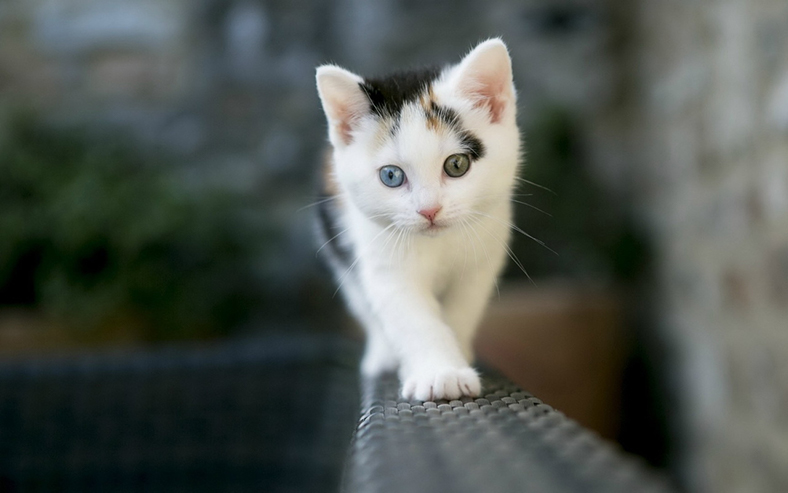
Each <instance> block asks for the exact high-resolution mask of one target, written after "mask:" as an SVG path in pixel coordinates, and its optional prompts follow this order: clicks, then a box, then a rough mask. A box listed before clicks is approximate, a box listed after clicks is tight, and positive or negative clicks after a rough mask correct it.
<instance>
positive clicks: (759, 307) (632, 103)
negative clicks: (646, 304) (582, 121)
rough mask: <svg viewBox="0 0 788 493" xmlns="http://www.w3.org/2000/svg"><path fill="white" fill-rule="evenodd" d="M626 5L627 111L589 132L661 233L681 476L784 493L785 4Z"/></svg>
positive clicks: (660, 271) (787, 361) (787, 261)
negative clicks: (680, 444)
mask: <svg viewBox="0 0 788 493" xmlns="http://www.w3.org/2000/svg"><path fill="white" fill-rule="evenodd" d="M622 8H630V9H631V10H629V11H628V12H626V15H624V16H623V18H624V19H627V23H626V24H625V25H624V26H622V31H623V32H625V33H627V35H626V36H627V41H628V42H627V44H626V49H625V51H624V52H623V53H622V58H621V60H622V65H623V66H624V67H625V72H626V74H627V76H626V78H627V82H626V84H625V87H626V90H625V92H624V93H623V95H622V96H623V97H624V100H623V101H622V104H621V105H619V106H611V107H610V113H608V114H607V115H606V117H604V118H602V119H601V120H599V121H597V122H595V123H597V124H598V126H597V127H596V128H595V129H593V130H591V131H590V132H589V134H590V135H591V136H592V138H591V140H592V141H593V142H594V143H595V144H594V149H595V151H594V152H596V153H597V158H598V159H604V160H605V161H606V165H607V166H608V167H609V168H611V169H612V170H613V171H612V172H611V173H610V175H611V176H613V177H614V179H612V180H611V183H614V184H617V186H618V193H619V195H620V196H621V197H624V198H625V199H626V201H627V203H630V204H632V207H633V208H634V210H636V211H637V214H638V216H639V217H640V218H641V219H642V220H643V221H644V223H646V224H648V225H649V228H650V230H651V237H652V241H653V243H654V246H655V251H656V253H657V260H656V264H657V270H656V279H655V292H656V297H655V303H654V305H653V306H654V310H653V315H654V319H655V320H657V321H658V323H659V326H660V328H661V330H662V334H663V338H664V340H666V341H667V344H668V346H669V347H670V348H672V352H671V354H673V356H672V357H670V358H668V359H667V360H665V361H664V363H665V366H666V369H667V371H668V375H669V378H670V381H671V383H672V387H673V389H674V390H675V393H674V399H675V400H674V402H671V403H668V405H669V406H670V407H671V409H673V410H674V411H679V415H680V416H681V422H680V430H679V436H680V437H682V443H683V446H682V452H683V453H682V455H681V457H680V460H679V462H678V464H679V466H680V467H681V468H682V472H683V475H684V479H685V480H686V481H687V484H688V485H690V486H691V490H692V491H709V492H712V491H713V492H729V491H730V492H734V491H741V492H744V491H746V492H777V491H788V472H787V470H786V468H785V464H786V463H788V3H786V2H784V1H783V0H757V1H748V0H731V1H719V2H716V1H689V2H688V1H664V2H651V1H641V2H638V3H637V5H636V6H630V7H622ZM617 146H618V147H617Z"/></svg>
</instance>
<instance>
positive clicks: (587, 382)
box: [476, 284, 627, 438]
mask: <svg viewBox="0 0 788 493" xmlns="http://www.w3.org/2000/svg"><path fill="white" fill-rule="evenodd" d="M624 324H625V322H624V316H623V307H622V305H621V302H620V300H619V298H618V297H617V296H616V295H615V294H614V293H612V292H609V291H604V290H600V289H592V288H587V287H581V286H575V285H571V284H553V285H550V286H543V287H533V286H522V285H519V286H518V285H514V286H512V285H509V286H504V287H502V288H501V295H500V298H497V297H496V298H495V299H494V300H493V301H492V302H491V304H490V307H489V309H488V311H487V315H486V317H485V320H484V321H483V323H482V326H481V328H480V329H479V333H478V335H477V339H476V354H477V356H478V358H479V359H480V360H481V361H482V362H484V363H485V364H487V365H489V366H492V367H494V368H496V369H498V370H499V371H501V372H502V373H503V374H504V375H506V376H507V377H509V378H510V379H511V380H512V381H514V382H515V383H517V384H518V385H519V386H521V387H522V388H523V389H524V390H527V391H529V392H532V393H533V394H534V395H536V396H537V397H539V398H541V399H543V400H544V401H546V402H547V403H549V404H551V405H552V406H553V407H555V408H556V409H558V410H560V411H562V412H564V413H565V414H566V415H567V416H569V417H571V418H573V419H575V420H576V421H578V422H579V423H581V424H583V425H585V426H587V427H589V428H591V429H593V430H596V431H597V432H598V433H599V434H601V435H602V436H605V437H607V438H614V437H615V435H616V432H617V430H618V424H619V418H620V416H619V408H620V387H621V381H622V372H623V367H624V359H625V357H626V354H627V348H626V346H627V344H626V333H625V330H624Z"/></svg>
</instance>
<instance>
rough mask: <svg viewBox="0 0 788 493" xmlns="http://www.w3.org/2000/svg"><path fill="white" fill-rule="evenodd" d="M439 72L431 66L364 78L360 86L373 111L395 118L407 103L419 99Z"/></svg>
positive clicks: (382, 115) (379, 114) (385, 116)
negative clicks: (374, 77) (379, 76)
mask: <svg viewBox="0 0 788 493" xmlns="http://www.w3.org/2000/svg"><path fill="white" fill-rule="evenodd" d="M439 74H440V69H439V68H438V67H430V68H425V69H421V70H412V71H407V72H398V73H395V74H392V75H390V76H388V77H382V78H376V79H364V82H362V83H360V84H359V86H361V89H362V90H363V91H364V94H366V95H367V98H368V99H369V103H370V109H371V110H372V112H373V113H375V114H376V115H378V116H379V117H382V118H387V117H388V118H392V117H394V118H395V117H396V116H397V115H399V113H400V111H402V107H403V106H404V105H405V103H409V102H411V101H415V100H417V99H418V97H419V95H421V94H422V93H423V92H424V91H426V90H427V88H428V87H429V86H430V84H431V83H432V81H434V80H435V79H436V78H437V77H438V75H439Z"/></svg>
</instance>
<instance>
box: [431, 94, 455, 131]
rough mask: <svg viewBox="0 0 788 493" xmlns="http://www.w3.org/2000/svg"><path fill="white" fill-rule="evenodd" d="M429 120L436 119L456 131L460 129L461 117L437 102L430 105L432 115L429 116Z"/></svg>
mask: <svg viewBox="0 0 788 493" xmlns="http://www.w3.org/2000/svg"><path fill="white" fill-rule="evenodd" d="M427 118H436V119H438V120H440V121H442V122H443V124H444V125H446V126H447V127H451V128H453V129H455V130H461V129H460V116H459V115H458V114H457V112H456V111H454V110H453V109H451V108H447V107H445V106H439V105H438V104H437V103H435V101H432V104H431V105H430V114H429V115H427Z"/></svg>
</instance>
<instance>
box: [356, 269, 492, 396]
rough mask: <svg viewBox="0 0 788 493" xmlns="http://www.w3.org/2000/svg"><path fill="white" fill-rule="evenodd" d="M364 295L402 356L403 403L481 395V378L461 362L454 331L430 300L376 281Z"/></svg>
mask: <svg viewBox="0 0 788 493" xmlns="http://www.w3.org/2000/svg"><path fill="white" fill-rule="evenodd" d="M368 292H369V294H370V298H371V299H370V303H371V304H372V306H373V309H374V310H375V312H376V313H377V315H378V318H379V319H380V321H381V322H382V325H383V329H384V331H385V333H386V335H387V336H388V340H389V341H391V343H392V344H393V345H394V349H395V350H396V351H397V353H398V354H399V356H400V361H401V364H400V370H399V374H400V380H401V383H402V396H403V397H404V398H406V399H418V400H433V399H456V398H458V397H460V396H462V395H469V396H476V395H479V394H480V393H481V382H480V380H479V376H478V374H477V373H476V371H475V370H474V369H473V368H471V367H470V365H469V364H468V362H467V361H466V359H465V357H464V356H463V354H462V351H461V350H460V347H459V344H458V342H457V338H456V336H455V335H454V333H453V331H452V329H451V328H450V327H449V326H448V325H446V323H444V322H443V320H441V317H440V305H439V304H438V301H437V300H436V299H435V297H434V296H432V295H431V294H429V293H428V292H426V291H425V290H423V289H419V287H418V286H413V285H409V284H407V283H401V282H398V280H395V279H386V280H380V279H378V280H377V282H375V283H374V284H371V285H369V290H368Z"/></svg>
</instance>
